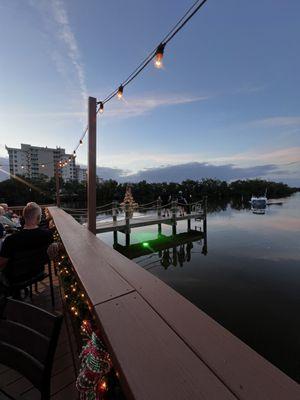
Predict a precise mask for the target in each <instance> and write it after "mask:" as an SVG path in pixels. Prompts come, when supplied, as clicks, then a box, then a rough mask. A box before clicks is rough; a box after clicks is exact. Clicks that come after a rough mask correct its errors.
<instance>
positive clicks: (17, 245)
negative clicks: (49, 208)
mask: <svg viewBox="0 0 300 400" xmlns="http://www.w3.org/2000/svg"><path fill="white" fill-rule="evenodd" d="M41 215H42V210H41V208H40V206H39V205H38V204H36V203H29V204H28V205H27V206H26V207H24V209H23V218H24V221H25V224H24V227H23V229H22V230H21V231H19V232H17V233H14V234H13V235H11V236H9V237H7V238H6V239H5V240H4V242H3V245H2V249H1V251H0V271H1V270H3V269H4V268H5V267H6V266H8V268H9V260H10V259H12V258H13V257H14V255H15V254H16V253H21V252H26V251H33V250H38V249H44V248H47V246H49V245H50V244H51V243H52V242H53V235H52V232H51V231H50V230H48V229H45V228H43V229H41V228H40V227H39V223H40V220H41ZM45 251H46V250H45Z"/></svg>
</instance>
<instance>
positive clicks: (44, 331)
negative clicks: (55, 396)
mask: <svg viewBox="0 0 300 400" xmlns="http://www.w3.org/2000/svg"><path fill="white" fill-rule="evenodd" d="M62 320H63V316H62V315H54V314H51V313H49V312H48V311H45V310H42V309H40V308H38V307H36V306H34V305H32V304H28V303H24V302H21V301H18V300H14V299H7V301H6V305H5V306H4V310H3V312H2V315H0V363H1V364H4V365H6V366H7V367H9V368H12V369H14V370H16V371H17V372H19V373H20V374H21V375H23V376H24V377H25V378H27V379H28V380H29V381H30V382H31V383H32V385H33V386H34V387H35V388H36V389H38V390H39V391H40V393H41V399H42V400H48V399H50V380H51V371H52V365H53V359H54V354H55V350H56V346H57V341H58V337H59V334H60V330H61V325H62Z"/></svg>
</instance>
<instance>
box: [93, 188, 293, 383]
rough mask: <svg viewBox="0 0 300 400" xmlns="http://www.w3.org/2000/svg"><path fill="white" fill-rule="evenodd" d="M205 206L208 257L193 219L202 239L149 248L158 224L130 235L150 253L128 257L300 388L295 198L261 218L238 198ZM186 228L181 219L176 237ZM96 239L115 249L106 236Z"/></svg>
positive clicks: (274, 206)
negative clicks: (100, 239) (207, 213)
mask: <svg viewBox="0 0 300 400" xmlns="http://www.w3.org/2000/svg"><path fill="white" fill-rule="evenodd" d="M208 206H209V215H208V221H207V222H208V232H207V235H208V236H209V238H208V239H209V253H207V238H206V241H204V237H203V236H202V237H201V235H203V232H200V231H199V226H200V225H202V223H200V222H197V221H193V222H192V226H191V227H192V230H193V231H197V232H196V233H195V234H200V236H199V237H197V238H196V237H194V238H188V237H187V238H186V241H177V242H172V241H171V242H169V243H166V246H165V247H161V248H157V247H155V246H156V245H155V243H154V244H152V243H151V240H152V239H153V240H157V239H158V237H157V227H146V228H141V229H135V230H132V242H133V243H134V242H136V243H141V242H142V240H140V239H141V237H142V238H143V240H144V241H147V242H149V243H150V245H151V248H152V250H151V249H150V248H148V249H147V252H143V253H142V252H140V253H138V252H136V253H135V254H134V253H132V254H131V256H130V258H134V260H135V261H136V262H137V263H138V264H139V265H140V266H141V268H145V269H147V270H149V272H151V273H153V274H154V275H155V276H157V277H158V278H159V279H161V280H163V281H164V282H165V283H167V284H168V285H170V286H172V287H173V288H174V289H175V290H176V291H178V292H179V293H181V294H182V295H183V296H184V297H186V298H187V299H189V300H190V301H191V302H192V303H194V304H195V305H196V306H197V307H199V308H200V309H201V310H203V311H204V312H206V313H207V314H208V315H210V316H211V317H212V318H213V319H215V320H216V321H217V322H218V323H220V324H221V325H223V326H224V327H225V328H226V329H228V330H229V331H231V332H232V333H233V334H234V335H236V336H237V337H239V338H240V339H241V340H242V341H244V342H245V343H247V344H248V345H249V346H250V347H252V348H253V349H254V350H256V351H257V352H258V353H260V354H261V355H262V356H263V357H265V358H266V359H268V360H269V361H270V362H271V363H273V364H274V365H276V366H277V367H278V368H280V369H281V370H283V371H284V372H285V373H286V374H288V375H289V376H291V377H292V378H293V379H294V380H296V381H298V382H299V383H300V340H299V332H300V313H299V308H300V268H299V266H300V193H298V194H296V195H294V196H292V197H290V198H286V199H281V200H276V204H275V202H274V203H272V204H269V205H267V207H266V210H265V214H264V215H257V214H253V213H252V211H251V208H250V204H246V203H243V202H242V201H235V202H229V203H227V202H223V203H221V204H219V205H216V204H212V203H210V204H208ZM171 231H172V229H171V227H170V226H164V227H163V233H164V234H165V235H166V236H168V235H170V234H171ZM185 231H186V223H184V222H178V225H177V232H178V234H177V235H176V237H178V236H179V237H180V235H181V234H182V233H186V232H185ZM124 236H125V235H123V234H120V238H119V239H120V242H121V243H122V242H124V241H125V239H124ZM100 237H101V238H102V239H103V240H105V241H106V242H107V243H109V244H111V245H112V240H113V237H112V235H111V234H102V235H101V236H100ZM171 237H172V236H169V238H171ZM170 240H171V239H170ZM132 246H134V245H132ZM122 247H125V246H122ZM130 247H131V246H130ZM138 247H139V248H141V245H139V246H138ZM131 249H133V248H132V247H131ZM153 250H154V251H153ZM143 251H144V249H143ZM205 254H207V256H206V257H205ZM125 255H126V254H125ZM181 266H183V268H181Z"/></svg>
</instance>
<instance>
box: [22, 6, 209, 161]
mask: <svg viewBox="0 0 300 400" xmlns="http://www.w3.org/2000/svg"><path fill="white" fill-rule="evenodd" d="M206 2H207V0H196V1H195V2H194V3H193V4H192V5H191V7H190V8H189V9H188V10H187V11H186V12H185V14H184V15H183V16H182V17H181V18H180V19H179V21H178V22H177V23H176V24H175V25H174V26H173V28H172V29H171V30H170V31H169V33H168V34H167V35H166V36H165V37H164V38H163V40H162V41H161V43H160V44H159V45H158V46H157V47H156V48H155V49H154V50H153V51H152V52H150V53H149V55H148V56H147V57H146V58H145V59H144V60H143V61H142V62H141V63H140V64H139V65H138V66H137V68H136V69H135V70H134V71H133V72H132V73H131V74H130V75H129V76H128V77H127V79H125V80H124V81H123V82H122V83H121V85H120V86H119V87H118V89H115V90H113V91H112V92H111V93H110V94H109V95H108V96H107V97H106V98H105V99H104V100H102V101H99V102H97V104H99V109H98V112H99V113H101V114H102V113H103V112H104V104H105V103H107V102H109V101H110V100H112V99H113V98H114V97H115V96H117V97H118V99H122V98H123V91H124V87H125V86H127V85H128V84H129V83H131V81H133V79H135V78H136V77H137V76H138V75H139V74H140V73H141V72H142V71H143V70H144V69H145V68H146V66H147V65H148V64H149V63H150V62H151V60H152V59H155V60H154V65H155V67H156V68H161V67H162V65H163V63H162V60H163V55H164V49H165V46H166V45H167V44H168V43H169V42H170V41H171V40H172V39H173V38H174V36H175V35H176V34H177V33H178V32H179V31H180V30H181V29H182V28H183V27H184V26H185V25H186V24H187V22H188V21H190V19H191V18H192V17H193V16H194V15H195V14H196V13H197V12H198V11H199V10H200V8H201V7H202V6H203V5H204V4H205V3H206ZM88 128H89V127H88V125H87V126H86V128H85V130H84V131H83V134H82V136H81V139H80V141H79V144H78V145H77V147H76V148H75V150H74V152H73V154H74V155H73V157H74V158H75V157H76V150H77V149H78V147H79V146H80V145H81V144H82V140H83V139H84V137H85V135H86V134H87V132H88ZM69 161H70V160H69ZM66 165H67V164H66ZM22 168H24V167H22Z"/></svg>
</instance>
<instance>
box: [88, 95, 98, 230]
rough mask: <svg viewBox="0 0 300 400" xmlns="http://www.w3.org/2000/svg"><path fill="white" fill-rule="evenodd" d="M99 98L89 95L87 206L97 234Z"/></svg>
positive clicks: (92, 227) (89, 217) (90, 223)
mask: <svg viewBox="0 0 300 400" xmlns="http://www.w3.org/2000/svg"><path fill="white" fill-rule="evenodd" d="M96 108H97V100H96V99H95V98H94V97H89V100H88V129H89V136H88V182H87V189H88V190H87V208H88V229H89V230H90V231H91V232H92V233H93V234H94V235H95V234H96V179H97V177H96V135H97V110H96Z"/></svg>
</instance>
